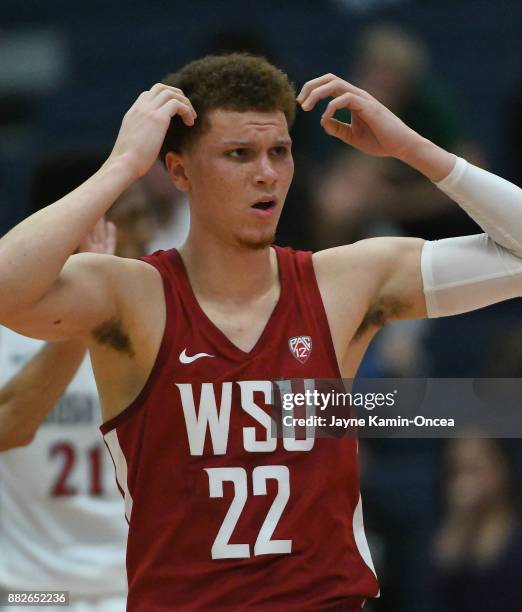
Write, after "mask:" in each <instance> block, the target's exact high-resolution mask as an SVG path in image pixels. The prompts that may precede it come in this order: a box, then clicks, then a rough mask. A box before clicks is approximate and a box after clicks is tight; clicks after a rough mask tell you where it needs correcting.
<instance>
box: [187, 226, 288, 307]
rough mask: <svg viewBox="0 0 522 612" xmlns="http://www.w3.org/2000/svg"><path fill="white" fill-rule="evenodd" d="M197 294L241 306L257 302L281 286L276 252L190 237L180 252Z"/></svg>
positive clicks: (267, 248)
mask: <svg viewBox="0 0 522 612" xmlns="http://www.w3.org/2000/svg"><path fill="white" fill-rule="evenodd" d="M179 251H180V254H181V257H182V258H183V262H184V264H185V268H186V270H187V274H188V276H189V279H190V283H191V285H192V288H193V290H194V292H195V293H197V294H199V295H204V296H205V297H206V298H208V299H212V300H220V301H228V302H241V301H250V300H255V299H256V298H257V297H259V296H262V295H264V294H266V293H267V292H269V291H270V290H271V289H273V287H274V284H276V283H278V278H279V270H278V266H277V257H276V254H275V252H274V250H273V249H271V248H270V247H268V246H267V247H266V248H264V249H251V248H248V247H243V246H240V245H231V244H224V243H223V242H219V241H217V240H212V239H205V240H201V239H198V237H197V236H195V235H193V234H192V233H191V235H189V238H188V239H187V242H186V243H185V244H184V245H183V246H182V247H181V248H180V249H179Z"/></svg>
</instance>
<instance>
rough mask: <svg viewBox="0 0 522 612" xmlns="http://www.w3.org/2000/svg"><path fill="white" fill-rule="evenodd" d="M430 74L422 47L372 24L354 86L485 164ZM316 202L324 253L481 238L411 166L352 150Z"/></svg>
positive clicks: (341, 157)
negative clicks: (375, 238)
mask: <svg viewBox="0 0 522 612" xmlns="http://www.w3.org/2000/svg"><path fill="white" fill-rule="evenodd" d="M428 69H429V53H428V49H427V47H426V46H425V45H424V43H423V42H422V41H420V40H419V39H417V38H415V37H413V36H411V35H409V34H407V33H406V32H404V31H402V30H400V29H399V28H397V27H393V26H373V27H370V28H369V29H368V30H366V31H365V32H364V34H363V36H362V40H361V42H360V45H359V49H358V51H357V58H356V65H355V67H354V69H353V79H349V80H353V82H354V83H355V84H356V85H357V86H358V87H361V88H362V89H365V90H366V91H368V92H369V93H370V94H372V95H373V96H375V97H376V98H377V99H378V100H379V101H380V102H382V103H383V104H384V105H385V106H387V107H388V108H389V109H390V110H392V111H393V112H394V113H396V114H397V115H398V116H399V117H401V118H402V119H403V120H404V121H405V122H406V123H407V124H408V125H409V126H410V127H411V128H412V129H414V130H416V131H417V132H419V133H420V134H422V135H423V136H424V137H426V138H428V139H429V140H432V141H433V142H435V143H437V144H439V145H441V146H442V147H444V148H446V149H449V150H450V151H453V152H455V153H457V154H461V155H466V156H467V157H468V158H469V159H473V161H478V159H477V158H478V157H479V156H478V154H477V152H476V151H475V150H472V149H471V147H470V145H469V144H468V143H466V139H465V137H464V134H463V129H462V127H461V122H460V121H459V119H458V113H457V112H456V110H455V103H454V101H453V100H451V99H450V98H449V96H448V95H447V93H446V92H445V91H444V90H443V88H442V87H441V85H440V84H438V83H436V82H435V81H434V80H433V79H432V78H431V77H430V74H429V71H428ZM344 119H347V117H344ZM482 163H483V162H482ZM315 199H316V215H317V217H318V224H317V228H318V232H319V243H320V245H321V246H323V247H328V246H333V245H335V244H344V243H347V242H353V241H355V240H358V239H361V238H364V237H368V236H369V235H376V234H377V235H378V234H401V235H409V236H418V237H420V238H425V239H430V240H432V239H438V238H443V237H448V236H455V235H462V234H472V233H477V232H479V229H478V228H477V226H476V225H475V224H474V223H473V222H472V221H471V219H469V217H468V216H467V215H466V213H464V212H463V211H462V210H460V209H459V207H458V206H455V204H454V203H453V202H451V201H450V200H449V199H448V198H447V197H446V196H445V195H444V194H442V193H441V192H440V191H439V190H437V189H436V188H435V187H434V186H433V185H432V184H431V183H430V182H429V181H426V179H425V178H424V177H422V176H421V175H419V174H418V173H417V172H415V171H414V170H412V169H411V168H409V167H407V166H406V165H405V164H402V163H401V162H399V161H397V160H392V159H387V158H372V157H369V156H363V155H360V154H358V153H356V152H354V151H351V150H350V149H349V147H345V148H344V149H343V150H342V151H341V152H340V153H339V154H338V156H337V158H336V159H335V160H333V162H332V163H331V165H330V166H329V168H327V170H326V173H325V175H324V179H323V180H322V181H321V182H320V184H319V185H318V188H317V190H316V198H315Z"/></svg>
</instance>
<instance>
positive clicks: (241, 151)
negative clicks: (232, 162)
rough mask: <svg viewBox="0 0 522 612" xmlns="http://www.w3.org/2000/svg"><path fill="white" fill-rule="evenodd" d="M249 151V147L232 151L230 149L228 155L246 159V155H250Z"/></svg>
mask: <svg viewBox="0 0 522 612" xmlns="http://www.w3.org/2000/svg"><path fill="white" fill-rule="evenodd" d="M248 152H249V151H248V149H245V148H240V149H233V150H232V151H228V152H227V155H228V156H229V157H233V158H235V159H245V158H246V157H248Z"/></svg>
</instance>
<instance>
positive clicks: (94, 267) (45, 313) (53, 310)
mask: <svg viewBox="0 0 522 612" xmlns="http://www.w3.org/2000/svg"><path fill="white" fill-rule="evenodd" d="M117 259H118V258H115V257H112V256H110V255H97V254H91V253H82V254H78V255H73V256H71V257H70V258H69V260H68V261H67V262H66V264H65V266H64V267H63V269H62V272H61V273H60V276H59V277H58V278H57V279H56V281H55V283H54V284H53V286H52V287H51V288H50V290H49V291H48V292H47V293H46V294H45V295H44V296H43V297H42V298H41V299H40V300H39V301H38V302H36V303H35V304H33V305H31V306H29V307H25V308H23V309H21V311H20V312H19V313H16V314H14V315H13V316H12V318H11V320H10V321H8V322H6V323H7V325H8V327H11V328H12V329H13V330H15V331H17V332H19V333H21V334H24V335H26V336H31V337H34V338H41V339H44V340H63V339H67V338H74V337H78V338H81V337H85V338H86V337H87V336H88V334H89V333H90V332H91V331H92V330H93V329H94V328H95V327H97V326H98V325H100V324H101V323H102V322H103V321H106V320H109V319H111V318H112V317H113V316H114V315H115V314H116V304H117V295H116V291H117V284H115V283H113V282H111V279H112V277H113V276H114V273H113V268H114V267H117V265H118V264H117Z"/></svg>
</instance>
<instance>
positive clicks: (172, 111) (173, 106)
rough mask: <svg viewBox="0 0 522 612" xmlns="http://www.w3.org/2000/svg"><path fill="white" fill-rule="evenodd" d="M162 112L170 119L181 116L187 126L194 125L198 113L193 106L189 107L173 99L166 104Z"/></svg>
mask: <svg viewBox="0 0 522 612" xmlns="http://www.w3.org/2000/svg"><path fill="white" fill-rule="evenodd" d="M160 112H161V113H162V114H163V113H165V114H166V115H167V116H168V117H173V116H174V115H179V116H180V117H181V118H182V120H183V123H184V124H185V125H194V121H195V118H196V113H195V112H194V109H193V108H192V106H187V105H186V104H184V103H183V102H181V101H180V100H176V99H171V100H169V101H168V102H166V103H165V104H164V105H163V106H162V107H161V109H160Z"/></svg>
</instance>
